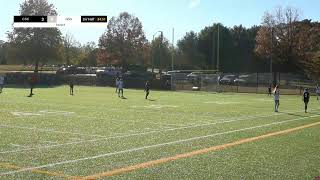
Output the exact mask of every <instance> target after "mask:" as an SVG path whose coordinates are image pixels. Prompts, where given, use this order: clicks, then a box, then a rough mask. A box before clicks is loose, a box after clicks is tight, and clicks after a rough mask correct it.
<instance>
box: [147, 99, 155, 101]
mask: <svg viewBox="0 0 320 180" xmlns="http://www.w3.org/2000/svg"><path fill="white" fill-rule="evenodd" d="M147 100H148V101H156V100H155V99H147Z"/></svg>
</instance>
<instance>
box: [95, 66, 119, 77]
mask: <svg viewBox="0 0 320 180" xmlns="http://www.w3.org/2000/svg"><path fill="white" fill-rule="evenodd" d="M96 74H102V75H107V76H112V77H115V76H117V75H119V74H121V70H120V69H117V68H110V67H103V68H98V69H97V70H96Z"/></svg>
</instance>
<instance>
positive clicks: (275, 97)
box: [273, 85, 280, 112]
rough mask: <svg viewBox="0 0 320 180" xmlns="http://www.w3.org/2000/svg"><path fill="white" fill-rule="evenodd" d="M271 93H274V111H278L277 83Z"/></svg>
mask: <svg viewBox="0 0 320 180" xmlns="http://www.w3.org/2000/svg"><path fill="white" fill-rule="evenodd" d="M273 95H274V112H279V105H280V90H279V85H276V87H275V88H274V90H273Z"/></svg>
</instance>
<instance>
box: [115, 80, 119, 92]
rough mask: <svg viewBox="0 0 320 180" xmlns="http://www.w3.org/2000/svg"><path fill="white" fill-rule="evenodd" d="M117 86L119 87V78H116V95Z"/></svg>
mask: <svg viewBox="0 0 320 180" xmlns="http://www.w3.org/2000/svg"><path fill="white" fill-rule="evenodd" d="M118 86H119V77H117V78H116V93H117V92H118Z"/></svg>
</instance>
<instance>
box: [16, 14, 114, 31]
mask: <svg viewBox="0 0 320 180" xmlns="http://www.w3.org/2000/svg"><path fill="white" fill-rule="evenodd" d="M13 19H14V23H13V27H15V28H37V27H38V28H57V27H68V26H70V27H72V26H74V27H106V25H107V20H108V18H107V16H14V18H13Z"/></svg>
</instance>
